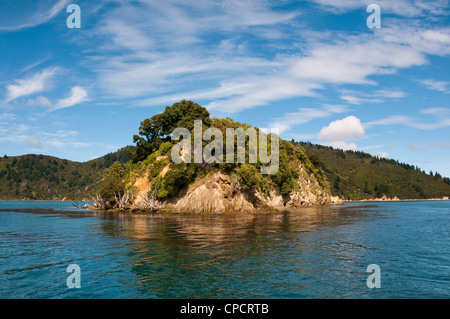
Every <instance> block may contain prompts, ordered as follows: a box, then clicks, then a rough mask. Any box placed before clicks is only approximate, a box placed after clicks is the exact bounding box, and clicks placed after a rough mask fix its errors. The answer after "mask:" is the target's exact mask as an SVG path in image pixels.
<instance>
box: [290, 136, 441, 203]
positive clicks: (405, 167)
mask: <svg viewBox="0 0 450 319" xmlns="http://www.w3.org/2000/svg"><path fill="white" fill-rule="evenodd" d="M291 143H294V144H299V145H301V146H303V148H304V149H305V151H306V154H307V155H308V156H309V158H310V159H311V160H312V162H314V163H316V164H318V165H320V167H321V168H322V169H323V171H324V172H325V174H326V176H327V178H328V180H329V181H330V184H331V193H332V194H333V195H335V196H340V197H341V198H343V199H353V200H357V199H371V198H380V197H382V196H383V195H386V196H387V197H391V198H393V197H395V196H397V197H398V198H399V199H425V198H442V197H444V196H449V195H450V179H449V178H448V177H442V176H441V175H440V174H439V173H434V174H432V173H431V174H426V173H425V172H424V171H422V170H421V169H420V168H419V167H416V166H414V165H409V164H405V163H399V162H398V161H395V160H393V159H385V158H378V157H374V156H372V155H370V154H367V153H364V152H359V151H356V152H355V151H343V150H340V149H334V148H332V147H327V146H322V145H316V144H311V143H305V142H298V143H297V142H294V141H291Z"/></svg>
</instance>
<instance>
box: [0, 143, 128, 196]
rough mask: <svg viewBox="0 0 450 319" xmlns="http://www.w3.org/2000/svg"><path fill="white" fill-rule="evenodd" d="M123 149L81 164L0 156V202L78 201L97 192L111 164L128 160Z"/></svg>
mask: <svg viewBox="0 0 450 319" xmlns="http://www.w3.org/2000/svg"><path fill="white" fill-rule="evenodd" d="M127 149H128V148H123V149H121V150H118V151H117V152H114V153H110V154H107V155H105V156H102V157H100V158H97V159H94V160H92V161H88V162H84V163H80V162H73V161H69V160H65V159H60V158H56V157H52V156H46V155H35V154H30V155H23V156H17V157H8V156H6V155H5V156H4V157H0V199H2V200H11V199H15V200H21V199H32V200H53V199H55V200H57V199H59V200H60V199H63V198H67V199H73V200H81V199H83V198H85V197H86V196H87V195H88V194H93V193H95V192H96V191H97V188H98V186H99V183H100V182H101V180H102V179H103V176H104V174H105V171H106V169H107V168H109V167H110V166H111V165H112V164H113V163H114V162H116V161H118V162H121V163H126V162H128V161H129V160H130V159H131V157H130V155H129V154H128V151H127Z"/></svg>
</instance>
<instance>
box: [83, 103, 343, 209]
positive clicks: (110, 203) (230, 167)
mask: <svg viewBox="0 0 450 319" xmlns="http://www.w3.org/2000/svg"><path fill="white" fill-rule="evenodd" d="M199 119H200V120H201V121H202V124H203V125H202V127H201V130H202V133H204V132H205V131H206V130H208V129H210V128H215V129H218V130H220V132H223V135H222V136H223V137H224V139H225V136H227V133H228V132H227V129H229V128H233V129H237V130H239V129H242V131H244V130H248V129H249V128H251V126H250V125H247V124H242V123H239V122H235V121H233V120H231V119H229V118H226V119H218V118H214V119H212V118H210V116H209V112H208V111H207V110H206V109H205V108H204V107H202V106H200V105H198V104H196V103H194V102H192V101H186V100H183V101H181V102H178V103H175V104H174V105H172V106H170V107H169V106H168V107H166V109H165V111H164V112H163V113H161V114H157V115H155V116H153V117H151V118H150V119H146V120H144V121H143V122H142V123H141V126H140V128H139V135H135V136H134V142H135V143H136V147H135V148H133V149H131V151H130V155H131V157H132V161H130V162H129V163H127V164H126V165H122V164H120V163H118V162H116V163H114V164H113V165H112V166H111V167H110V168H109V169H108V172H107V175H106V177H105V179H104V180H103V181H102V183H101V186H100V188H99V192H98V193H97V194H96V195H95V196H92V197H91V200H92V202H93V206H90V207H89V208H96V209H104V210H130V211H162V212H169V211H170V212H177V213H184V212H189V213H211V212H214V213H239V212H246V213H254V212H258V211H270V210H280V209H287V208H299V207H306V206H313V205H336V204H342V200H341V199H340V198H339V197H337V196H332V194H331V192H330V184H329V182H328V179H327V178H326V176H325V173H324V172H323V170H322V169H321V168H320V166H319V165H318V164H319V162H315V163H313V162H312V161H311V160H310V158H309V157H308V156H307V155H306V154H305V151H304V149H303V148H302V147H301V146H300V145H293V144H292V143H290V142H288V141H283V140H280V141H279V156H277V166H278V167H277V168H278V169H277V170H276V171H275V172H274V173H273V174H262V172H261V170H262V168H263V167H264V164H263V163H262V162H263V161H262V159H261V157H260V154H258V155H257V156H256V157H257V159H256V161H255V162H254V163H251V161H249V158H250V156H251V154H250V146H249V144H250V143H251V137H250V136H246V135H244V138H246V140H245V150H241V151H242V152H243V153H242V154H244V158H242V160H241V161H239V160H238V159H237V155H236V160H235V161H233V162H232V163H228V162H222V163H217V162H211V161H209V162H208V161H207V160H205V159H203V160H202V161H201V162H200V163H192V162H191V161H185V160H184V161H181V162H179V163H175V162H174V161H173V160H172V158H171V156H172V155H173V153H172V149H173V147H174V146H176V144H177V141H173V140H172V138H171V133H172V131H173V130H175V129H176V128H180V127H183V128H187V129H188V130H189V131H190V132H192V131H193V130H194V121H196V120H199ZM255 131H256V132H257V135H258V137H259V135H260V134H265V133H263V132H262V131H261V130H259V129H258V128H255ZM276 138H277V139H278V136H276ZM269 139H270V137H269ZM235 140H237V137H235ZM215 141H216V142H217V140H215ZM191 142H192V143H193V141H191ZM226 142H227V141H225V140H224V141H223V143H221V147H223V148H224V149H223V154H225V152H226V151H227V150H226V149H225V148H226ZM222 145H223V146H222ZM202 146H203V148H206V147H208V145H207V144H206V143H205V141H204V140H203V141H202ZM193 148H194V147H193V146H192V147H191V148H189V149H193ZM234 150H235V151H236V152H235V153H236V154H238V153H239V150H237V146H236V145H235V146H234ZM185 151H186V148H184V147H182V148H180V154H181V155H186V154H185ZM216 151H217V150H216ZM244 152H245V153H244Z"/></svg>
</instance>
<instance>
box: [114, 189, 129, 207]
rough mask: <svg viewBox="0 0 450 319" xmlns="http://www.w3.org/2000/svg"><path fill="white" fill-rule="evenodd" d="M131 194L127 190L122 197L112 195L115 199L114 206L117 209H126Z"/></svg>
mask: <svg viewBox="0 0 450 319" xmlns="http://www.w3.org/2000/svg"><path fill="white" fill-rule="evenodd" d="M130 197H131V192H130V191H129V190H126V191H125V193H124V194H123V195H120V193H119V194H116V193H114V198H115V199H116V204H115V206H116V207H117V208H125V207H127V204H128V201H129V200H130Z"/></svg>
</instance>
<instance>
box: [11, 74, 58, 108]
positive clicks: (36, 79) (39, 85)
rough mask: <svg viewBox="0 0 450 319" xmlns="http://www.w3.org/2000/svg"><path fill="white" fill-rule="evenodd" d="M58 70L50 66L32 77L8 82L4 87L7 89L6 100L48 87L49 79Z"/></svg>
mask: <svg viewBox="0 0 450 319" xmlns="http://www.w3.org/2000/svg"><path fill="white" fill-rule="evenodd" d="M58 71H59V69H58V68H56V67H51V68H47V69H45V70H43V71H42V72H40V73H37V74H35V75H34V76H32V77H28V78H25V79H20V80H15V82H16V84H10V85H8V86H7V87H6V89H7V91H8V97H7V101H8V102H9V101H11V100H14V99H16V98H18V97H21V96H25V95H30V94H33V93H38V92H42V91H44V90H46V89H47V88H48V84H49V80H51V79H52V78H53V76H54V75H55V74H56V73H57V72H58Z"/></svg>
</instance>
